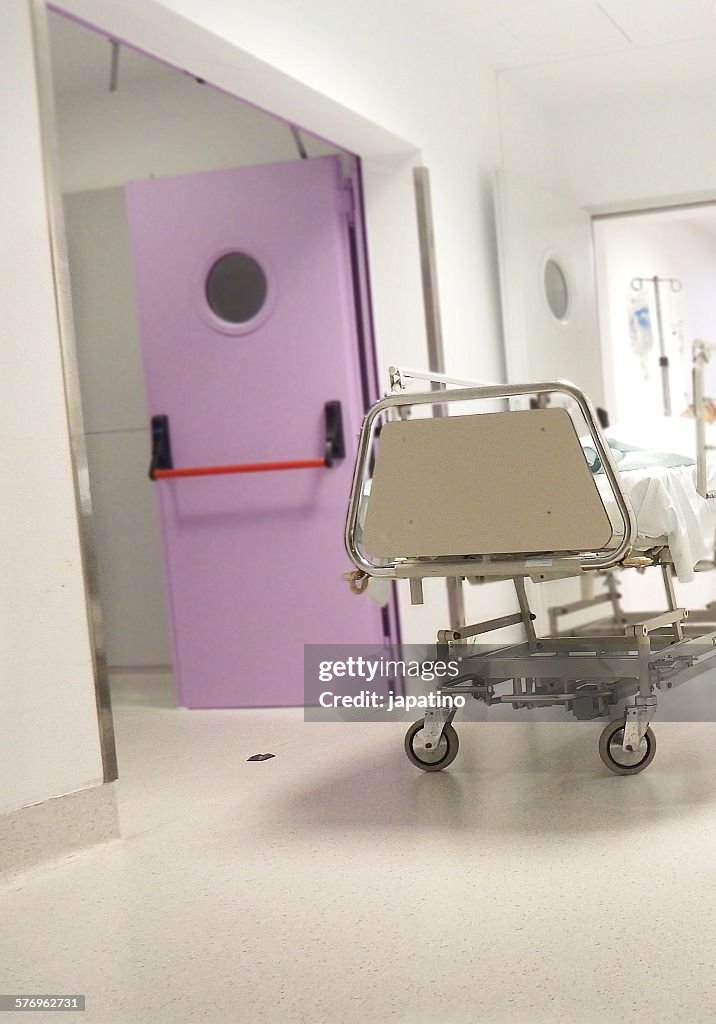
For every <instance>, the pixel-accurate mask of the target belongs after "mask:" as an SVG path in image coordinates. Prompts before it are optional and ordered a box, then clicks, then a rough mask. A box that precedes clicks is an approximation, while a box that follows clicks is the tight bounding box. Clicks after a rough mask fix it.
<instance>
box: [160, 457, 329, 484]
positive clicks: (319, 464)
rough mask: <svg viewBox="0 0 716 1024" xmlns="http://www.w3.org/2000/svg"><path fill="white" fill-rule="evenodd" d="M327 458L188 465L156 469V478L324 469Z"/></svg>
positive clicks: (170, 478) (171, 478)
mask: <svg viewBox="0 0 716 1024" xmlns="http://www.w3.org/2000/svg"><path fill="white" fill-rule="evenodd" d="M327 465H328V463H327V462H326V460H325V459H290V460H288V461H286V462H242V463H239V464H238V465H236V466H188V467H187V468H186V469H155V470H154V473H153V474H152V477H153V479H154V480H175V479H176V478H177V477H182V476H223V475H226V474H229V473H271V472H273V471H274V470H277V469H323V468H324V467H325V466H327Z"/></svg>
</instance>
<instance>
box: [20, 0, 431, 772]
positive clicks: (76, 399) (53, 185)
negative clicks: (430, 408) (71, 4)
mask: <svg viewBox="0 0 716 1024" xmlns="http://www.w3.org/2000/svg"><path fill="white" fill-rule="evenodd" d="M27 3H28V6H29V10H30V15H31V22H32V33H33V44H34V54H35V73H36V79H37V88H38V101H39V111H40V124H39V128H40V135H41V140H42V150H43V171H44V186H45V192H46V196H47V205H48V221H49V223H48V230H49V239H50V251H51V259H52V266H53V277H54V286H55V302H56V308H57V318H58V327H59V335H60V344H61V351H62V364H63V378H64V389H65V395H66V405H67V419H68V430H69V435H70V440H71V448H72V465H73V475H74V481H75V500H76V505H77V515H78V527H79V540H80V549H81V556H82V568H83V576H84V583H85V597H86V611H87V622H88V632H89V637H90V643H91V649H92V660H93V668H94V678H95V695H96V704H97V714H98V723H99V733H100V746H101V751H102V765H103V777H104V781H105V782H112V781H114V780H115V779H117V777H118V770H117V753H116V746H115V738H114V723H113V717H112V708H111V700H110V692H109V678H108V671H107V658H106V650H105V642H104V630H103V625H102V611H101V605H100V599H99V583H98V570H97V549H96V539H95V526H94V520H93V512H92V499H91V494H90V487H89V477H88V463H87V446H86V441H85V431H84V420H83V413H82V403H81V397H80V387H79V373H78V363H77V353H76V339H75V330H74V320H73V314H72V302H71V292H70V279H69V271H68V259H67V242H66V233H65V225H64V215H63V211H62V195H61V189H60V176H59V156H58V141H57V140H58V134H57V117H56V110H55V97H54V87H53V81H52V69H51V56H50V43H49V28H48V18H47V14H48V11H51V12H53V13H55V14H57V15H60V16H62V17H65V18H68V19H70V20H72V21H75V22H76V23H77V24H80V25H82V26H83V27H84V28H86V29H87V30H89V31H93V32H96V33H99V34H102V35H104V36H107V37H109V38H113V39H116V40H117V41H118V42H119V43H120V44H121V45H123V46H125V47H127V48H129V49H133V50H135V51H137V52H140V53H143V54H144V55H145V56H147V57H148V58H150V59H152V60H156V61H158V62H160V63H163V64H165V65H167V66H169V67H172V68H174V69H175V70H178V71H182V70H184V68H183V67H182V65H181V64H177V63H176V62H175V61H173V60H171V59H169V57H168V56H165V55H162V54H160V53H157V52H150V51H149V50H147V49H144V48H143V47H141V46H139V45H137V44H136V43H133V42H132V41H131V40H130V39H128V38H126V37H124V36H123V35H120V34H118V33H117V32H116V31H115V30H114V29H113V28H112V26H111V25H106V24H100V23H99V22H90V21H88V20H86V19H84V18H81V17H78V16H77V15H76V14H74V13H73V12H72V11H70V10H68V9H67V8H65V7H63V6H62V3H54V2H51V0H27ZM223 42H225V41H223ZM273 77H274V79H275V82H274V85H276V86H278V87H279V88H280V89H283V90H284V91H285V81H284V78H285V76H283V75H282V74H281V72H279V71H278V70H275V71H274V75H273ZM202 81H203V83H204V84H205V85H207V86H208V87H209V88H214V89H217V90H218V91H221V92H223V93H224V94H226V95H229V96H231V97H233V98H234V99H237V100H240V101H241V102H243V103H248V104H250V105H253V106H256V107H258V105H257V104H256V103H254V102H253V101H252V100H250V99H247V98H246V97H245V96H241V95H239V94H238V93H237V92H235V91H232V90H229V89H227V88H225V87H223V86H221V85H218V84H215V83H214V82H212V81H211V80H209V79H204V78H202ZM296 88H297V89H298V88H299V84H298V83H296ZM316 99H317V100H320V101H321V102H320V103H318V104H317V114H316V117H317V120H318V121H319V122H320V123H319V124H317V125H315V126H312V125H311V123H308V122H310V121H311V118H309V119H308V122H306V121H305V120H304V121H303V123H302V124H301V128H302V129H303V130H305V131H307V132H310V133H311V134H313V135H316V136H319V137H323V138H326V135H325V115H326V113H327V112H328V113H329V115H332V116H333V118H334V119H335V118H336V115H337V114H339V113H340V116H339V120H338V121H337V122H336V123H337V124H338V123H340V124H341V126H342V128H345V126H346V122H349V128H350V129H352V132H350V134H352V135H353V138H354V141H353V142H351V140H350V138H349V139H347V140H342V141H340V142H333V140H331V142H332V144H333V145H336V146H338V147H340V148H342V149H345V150H346V151H347V152H350V153H352V154H355V160H354V161H352V164H353V165H354V166H353V170H352V173H351V178H352V181H353V185H354V190H355V199H356V217H355V227H354V233H353V238H352V248H353V252H354V254H355V256H356V263H355V266H354V273H355V285H356V287H357V289H358V290H357V291H356V322H357V327H358V330H359V334H360V335H361V337H360V338H359V355H360V359H361V363H362V365H363V368H364V372H363V381H362V386H363V393H364V396H365V398H366V399H369V400H375V399H376V398H378V397H379V394H380V386H379V380H378V352H377V347H376V341H375V331H374V318H373V306H372V298H371V290H370V263H369V259H368V247H367V218H366V197H365V178H364V174H363V170H364V166H363V161H362V158H361V155H360V154H361V153H365V152H366V149H368V150H369V151H370V152H371V159H372V162H373V163H374V164H375V166H376V168H377V171H378V174H379V175H380V176H381V177H383V178H385V177H386V175H387V176H389V177H390V179H391V180H392V181H400V180H409V181H410V187H411V188H412V170H413V167H414V166H416V165H418V164H419V163H420V152H419V149H418V148H417V147H416V146H415V145H414V144H413V143H411V142H409V141H408V140H406V139H402V138H400V137H399V136H396V135H393V134H391V133H389V132H387V131H386V130H385V129H383V128H382V127H380V126H379V125H377V124H372V123H370V122H367V121H365V119H364V118H362V117H360V116H359V115H354V116H353V117H350V118H346V116H345V115H346V111H345V108H342V107H340V106H339V104H337V103H335V102H334V101H332V100H330V99H329V98H328V97H318V96H317V97H316ZM321 108H322V109H321ZM258 109H261V110H262V111H263V112H264V113H267V114H269V116H271V117H274V118H277V119H278V120H281V121H283V122H284V123H285V124H286V125H287V126H292V125H295V122H293V121H292V120H290V119H288V118H287V117H286V116H285V115H284V114H281V113H278V112H276V111H273V110H269V109H266V108H263V107H258ZM416 258H417V253H416ZM384 622H385V627H386V630H388V631H389V635H390V636H391V637H392V638H393V639H394V640H396V641H399V638H400V624H399V615H398V601H397V596H396V595H395V594H393V596H392V598H391V601H390V603H389V605H388V611H387V613H386V617H385V619H384Z"/></svg>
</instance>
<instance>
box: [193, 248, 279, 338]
mask: <svg viewBox="0 0 716 1024" xmlns="http://www.w3.org/2000/svg"><path fill="white" fill-rule="evenodd" d="M204 288H205V293H206V301H207V303H208V304H209V309H210V310H211V312H212V313H213V314H214V315H215V316H217V317H218V318H219V319H220V320H223V321H224V322H225V323H227V324H246V323H248V322H249V321H250V320H253V319H254V318H255V317H257V316H258V314H259V313H260V312H261V310H262V309H263V308H264V305H265V304H266V298H267V296H268V279H267V277H266V274H265V272H264V270H263V267H262V266H261V264H260V263H259V262H258V261H257V260H255V259H254V257H253V256H249V254H248V253H245V252H227V253H225V254H224V255H223V256H220V257H219V259H218V260H216V261H215V262H214V263H213V264H212V266H211V268H210V269H209V272H208V274H207V275H206V281H205V285H204Z"/></svg>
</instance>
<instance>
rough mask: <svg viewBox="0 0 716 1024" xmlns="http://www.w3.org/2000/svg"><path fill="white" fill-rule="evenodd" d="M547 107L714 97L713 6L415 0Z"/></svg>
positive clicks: (671, 1)
mask: <svg viewBox="0 0 716 1024" xmlns="http://www.w3.org/2000/svg"><path fill="white" fill-rule="evenodd" d="M414 2H415V3H417V4H418V5H419V6H420V7H421V9H422V10H423V11H424V12H425V13H426V14H427V15H428V16H429V17H430V18H431V20H432V21H433V23H434V24H435V26H436V27H439V28H441V29H442V30H443V31H445V32H448V33H452V34H457V35H459V36H460V38H461V39H462V40H463V41H468V43H469V44H470V45H471V46H473V47H474V49H475V52H476V53H479V54H480V55H481V56H482V57H483V59H486V60H487V61H488V62H489V63H490V64H492V66H493V67H495V68H497V69H498V70H500V71H502V72H503V73H504V75H505V77H506V78H508V79H510V80H512V81H514V82H515V83H517V84H518V85H521V86H522V87H523V88H524V89H525V90H526V91H528V92H529V93H530V95H532V96H533V97H534V99H535V100H536V101H538V102H540V103H542V104H543V105H545V106H547V107H548V108H552V109H554V110H560V109H562V108H569V107H575V106H577V105H580V104H584V103H591V102H608V101H610V100H616V99H618V98H619V97H624V96H626V95H641V96H644V97H647V96H654V95H655V96H657V97H662V96H664V95H666V94H667V93H669V92H673V91H675V90H678V91H680V92H682V93H683V92H691V93H694V94H696V95H698V92H699V90H703V89H713V90H714V91H716V13H715V11H714V0H599V2H597V0H414Z"/></svg>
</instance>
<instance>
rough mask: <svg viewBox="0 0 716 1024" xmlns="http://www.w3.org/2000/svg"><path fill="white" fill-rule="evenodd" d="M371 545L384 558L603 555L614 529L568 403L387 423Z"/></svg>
mask: <svg viewBox="0 0 716 1024" xmlns="http://www.w3.org/2000/svg"><path fill="white" fill-rule="evenodd" d="M377 444H378V448H377V454H376V463H375V471H374V474H373V482H372V485H371V492H370V499H369V501H368V508H367V513H366V519H365V525H364V530H363V544H364V546H365V549H366V551H367V552H368V553H369V554H370V555H371V556H372V557H374V558H388V559H392V558H402V557H415V558H419V557H426V558H429V557H439V556H443V555H468V554H469V555H486V554H494V555H504V554H513V553H525V554H536V553H539V552H564V551H579V552H581V551H596V550H599V549H602V548H605V547H606V546H607V545H608V544H609V543H610V541H611V539H612V528H611V524H610V522H609V517H608V516H607V513H606V510H605V508H604V505H603V503H602V500H601V498H600V496H599V491H598V490H597V486H596V483H595V481H594V478H593V476H592V474H591V472H590V470H589V468H588V466H587V463H586V460H585V458H584V454H583V452H582V447H581V445H580V443H579V438H578V437H577V434H576V431H575V429H574V425H573V423H572V420H571V418H570V416H569V414H568V413H567V411H566V410H564V409H532V410H529V411H524V412H498V413H482V414H478V415H473V416H446V417H444V418H431V419H415V420H402V421H391V422H389V423H386V424H385V425H384V426H383V429H382V431H381V433H380V438H379V440H378V442H377Z"/></svg>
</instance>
